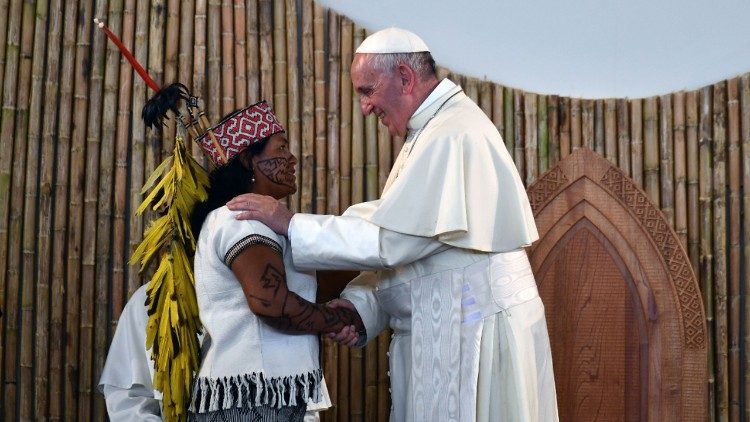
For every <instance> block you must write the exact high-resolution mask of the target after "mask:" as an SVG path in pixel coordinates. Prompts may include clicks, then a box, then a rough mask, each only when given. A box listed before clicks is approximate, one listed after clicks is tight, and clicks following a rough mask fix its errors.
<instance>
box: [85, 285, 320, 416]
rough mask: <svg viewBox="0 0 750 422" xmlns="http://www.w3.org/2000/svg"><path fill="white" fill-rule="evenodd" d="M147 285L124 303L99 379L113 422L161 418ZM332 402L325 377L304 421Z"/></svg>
mask: <svg viewBox="0 0 750 422" xmlns="http://www.w3.org/2000/svg"><path fill="white" fill-rule="evenodd" d="M146 287H147V285H143V286H141V287H139V288H138V290H136V291H135V292H134V293H133V296H131V298H130V300H128V303H127V304H125V308H124V309H123V310H122V315H120V319H119V320H118V321H117V329H116V330H115V335H114V337H113V338H112V344H111V345H110V347H109V353H108V354H107V361H106V362H105V364H104V369H103V370H102V376H101V378H100V379H99V391H100V392H101V393H102V394H104V401H105V402H106V404H107V414H108V415H109V419H110V420H111V421H112V422H140V421H143V422H156V421H161V420H162V418H161V398H162V394H161V392H160V391H158V390H155V389H154V385H153V383H152V379H153V376H154V369H153V368H154V364H153V361H152V360H151V354H150V353H149V351H148V350H146V325H147V324H148V313H147V308H146ZM330 406H331V399H330V396H329V395H328V389H327V388H326V384H325V379H323V383H322V385H321V401H320V402H318V403H314V404H309V405H308V407H307V408H308V411H307V413H306V414H305V422H315V421H319V420H320V417H319V415H318V410H325V409H327V408H329V407H330Z"/></svg>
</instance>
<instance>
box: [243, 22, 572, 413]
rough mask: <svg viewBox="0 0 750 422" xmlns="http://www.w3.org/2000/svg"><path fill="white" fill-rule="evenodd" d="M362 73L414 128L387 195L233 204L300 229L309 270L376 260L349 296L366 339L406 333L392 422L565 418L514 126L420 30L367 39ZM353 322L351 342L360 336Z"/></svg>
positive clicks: (399, 130) (391, 112)
mask: <svg viewBox="0 0 750 422" xmlns="http://www.w3.org/2000/svg"><path fill="white" fill-rule="evenodd" d="M351 79H352V83H353V84H354V88H355V90H356V91H357V93H358V95H359V98H360V105H361V108H362V113H363V114H364V115H368V114H370V113H374V114H375V115H377V116H378V118H379V119H380V122H381V123H382V124H384V125H385V126H387V127H388V130H389V132H390V134H391V135H397V136H405V142H404V147H403V149H402V150H401V152H400V154H399V156H398V158H397V159H396V162H395V163H394V166H393V169H392V170H391V173H390V175H389V177H388V181H387V182H386V185H385V188H384V190H383V194H382V196H381V199H379V200H376V201H372V202H367V203H362V204H357V205H354V206H352V207H350V208H349V209H347V210H346V212H344V214H343V215H342V216H340V217H338V216H325V215H310V214H292V213H291V212H290V211H289V210H287V209H286V208H285V207H284V206H283V205H281V204H280V203H279V202H278V201H275V200H273V199H272V198H270V197H264V196H258V195H252V194H247V195H242V196H239V197H237V198H235V199H233V200H232V201H230V203H229V204H228V205H229V207H230V208H231V209H235V210H244V211H245V212H244V213H243V214H241V217H240V218H253V219H258V220H260V221H263V222H264V223H266V224H267V225H268V226H269V227H271V228H273V229H274V230H275V231H277V232H278V233H280V234H285V235H287V236H288V238H289V240H290V241H291V245H292V253H293V261H294V265H295V266H296V267H298V268H300V269H318V270H320V269H333V270H335V269H358V270H375V271H374V272H363V273H362V274H361V275H360V276H359V277H357V278H356V279H354V280H353V281H352V282H351V283H350V284H349V285H348V286H347V287H346V289H345V290H344V292H343V293H342V295H341V297H342V298H343V299H346V300H348V301H349V302H351V304H349V303H347V306H351V305H353V307H354V308H356V310H357V312H359V314H360V316H361V317H362V321H363V322H364V323H365V328H366V334H365V336H361V337H362V338H360V339H359V341H358V342H357V344H358V345H360V346H361V345H363V344H364V342H365V340H367V341H369V340H371V339H373V338H375V337H376V336H377V335H378V334H379V333H380V332H381V331H382V330H383V329H384V328H385V327H386V325H388V324H389V325H390V327H391V328H392V329H393V338H392V341H391V345H390V352H389V359H390V378H391V389H392V390H391V398H392V403H393V405H392V409H391V421H493V422H496V421H556V420H557V419H558V415H557V401H556V395H555V382H554V378H553V372H552V355H551V351H550V345H549V337H548V333H547V325H546V322H545V319H544V307H543V305H542V302H541V299H540V298H539V294H538V292H537V287H536V283H535V281H534V276H533V274H532V273H531V267H530V265H529V261H528V259H527V257H526V252H525V251H524V249H523V248H524V247H525V246H528V245H530V244H531V243H532V242H534V241H535V240H537V239H538V237H539V236H538V234H537V230H536V226H535V224H534V219H533V215H532V212H531V207H530V205H529V201H528V198H527V196H526V192H525V190H524V187H523V184H522V183H521V179H520V177H519V175H518V171H517V170H516V168H515V166H514V164H513V161H512V159H511V157H510V155H509V154H508V151H507V150H506V148H505V145H504V143H503V140H502V138H501V137H500V134H499V133H498V131H497V129H496V128H495V126H494V125H493V123H492V122H491V121H490V120H489V119H488V118H487V117H486V116H485V115H484V113H483V112H482V110H481V109H480V108H479V107H478V106H477V105H476V104H475V103H474V102H473V101H472V100H471V99H469V98H468V97H467V96H466V95H465V94H464V92H463V91H462V89H461V87H460V86H457V85H456V84H454V83H453V82H451V81H450V80H448V79H443V80H442V81H439V80H438V79H437V77H436V75H435V67H434V61H433V59H432V57H431V55H430V53H429V49H428V48H427V46H426V45H425V43H424V42H423V41H422V40H421V39H420V38H419V37H418V36H416V35H415V34H413V33H411V32H409V31H405V30H402V29H397V28H389V29H385V30H382V31H379V32H376V33H375V34H372V35H371V36H369V37H368V38H367V39H365V41H364V42H363V43H362V44H361V46H360V47H359V48H358V49H357V50H356V54H355V55H354V60H353V62H352V68H351ZM347 330H348V331H347ZM352 331H353V330H352V329H351V328H347V329H345V332H342V333H340V334H339V336H338V338H337V339H338V340H341V341H343V342H345V343H346V342H351V343H354V341H351V339H352V338H356V337H352V336H351V334H350V333H351V332H352ZM365 337H366V338H365Z"/></svg>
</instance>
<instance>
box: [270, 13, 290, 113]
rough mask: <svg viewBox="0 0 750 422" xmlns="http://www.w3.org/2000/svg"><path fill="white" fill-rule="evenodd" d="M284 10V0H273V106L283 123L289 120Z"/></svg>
mask: <svg viewBox="0 0 750 422" xmlns="http://www.w3.org/2000/svg"><path fill="white" fill-rule="evenodd" d="M286 45H287V39H286V10H285V5H284V0H274V2H273V108H274V112H275V113H276V115H277V116H278V118H279V120H281V121H282V122H283V124H287V123H288V122H289V119H288V115H287V109H288V107H289V106H288V104H287V102H288V99H287V90H286V88H287V84H286V72H287V62H286Z"/></svg>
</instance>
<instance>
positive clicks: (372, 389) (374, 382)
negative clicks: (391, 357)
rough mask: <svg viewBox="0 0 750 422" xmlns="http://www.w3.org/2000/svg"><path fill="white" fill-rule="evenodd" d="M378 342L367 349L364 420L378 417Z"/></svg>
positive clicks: (370, 344)
mask: <svg viewBox="0 0 750 422" xmlns="http://www.w3.org/2000/svg"><path fill="white" fill-rule="evenodd" d="M379 355H380V354H379V353H378V342H376V341H371V342H370V343H369V344H368V345H367V346H366V347H365V362H366V364H365V386H364V390H365V391H364V397H365V398H364V413H363V414H362V420H365V421H374V420H376V419H377V417H378V408H377V405H378V356H379Z"/></svg>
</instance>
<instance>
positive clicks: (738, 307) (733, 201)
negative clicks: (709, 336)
mask: <svg viewBox="0 0 750 422" xmlns="http://www.w3.org/2000/svg"><path fill="white" fill-rule="evenodd" d="M739 82H740V81H739V78H733V79H730V80H729V81H728V83H727V100H728V101H727V123H728V130H727V135H728V141H729V145H728V155H729V157H728V158H729V171H728V172H727V174H728V176H729V204H728V208H729V210H728V211H729V212H728V215H729V221H728V222H727V226H728V228H729V230H728V231H729V254H728V256H729V260H728V283H727V295H728V300H727V307H728V321H727V323H728V324H727V325H728V330H729V333H728V337H729V350H728V352H729V358H728V360H729V361H728V368H727V371H728V373H729V418H730V420H733V421H739V420H740V414H741V411H740V403H741V400H742V399H741V395H740V391H741V390H740V388H741V384H740V371H741V369H742V366H741V364H740V361H741V359H740V324H741V322H740V321H741V320H742V317H741V315H742V299H741V296H740V294H741V291H740V260H741V258H740V257H741V256H742V254H741V252H740V248H741V243H740V242H741V236H740V234H741V232H742V223H741V221H740V209H741V205H740V202H741V199H740V186H741V182H740V180H741V178H742V176H741V169H740V100H739Z"/></svg>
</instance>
